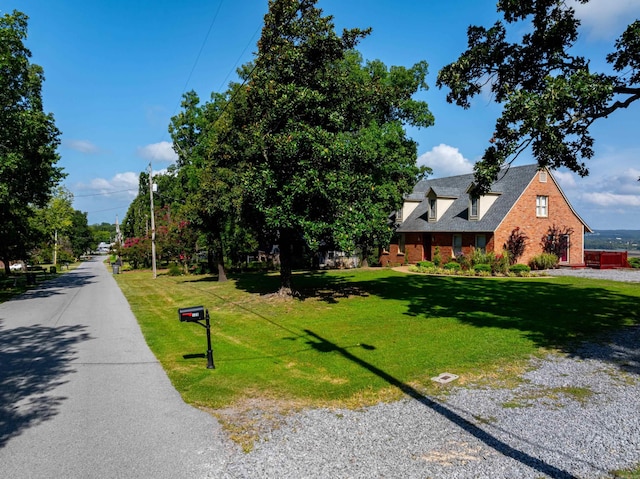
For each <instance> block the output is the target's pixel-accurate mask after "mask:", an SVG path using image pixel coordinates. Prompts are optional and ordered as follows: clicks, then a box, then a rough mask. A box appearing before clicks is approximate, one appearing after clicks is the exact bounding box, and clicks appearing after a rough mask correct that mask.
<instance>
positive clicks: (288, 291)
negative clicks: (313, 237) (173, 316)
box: [278, 229, 294, 296]
mask: <svg viewBox="0 0 640 479" xmlns="http://www.w3.org/2000/svg"><path fill="white" fill-rule="evenodd" d="M293 234H294V233H293V230H291V229H283V230H282V231H280V241H279V244H278V247H279V248H280V290H279V291H278V295H280V296H293V289H292V288H291V271H292V264H293Z"/></svg>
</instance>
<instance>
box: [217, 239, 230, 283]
mask: <svg viewBox="0 0 640 479" xmlns="http://www.w3.org/2000/svg"><path fill="white" fill-rule="evenodd" d="M215 244H217V245H218V246H217V247H216V250H215V257H216V265H217V267H218V283H224V282H225V281H226V280H227V272H226V271H225V270H224V248H223V243H222V234H220V233H218V240H217V241H215Z"/></svg>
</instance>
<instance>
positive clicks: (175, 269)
mask: <svg viewBox="0 0 640 479" xmlns="http://www.w3.org/2000/svg"><path fill="white" fill-rule="evenodd" d="M182 273H184V270H183V269H182V268H181V267H180V266H179V265H177V264H175V263H171V264H170V265H169V271H168V273H167V274H168V275H169V276H180V275H182Z"/></svg>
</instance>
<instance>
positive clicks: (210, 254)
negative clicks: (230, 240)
mask: <svg viewBox="0 0 640 479" xmlns="http://www.w3.org/2000/svg"><path fill="white" fill-rule="evenodd" d="M214 257H215V254H214V251H213V246H211V242H209V244H208V245H207V269H208V270H209V272H210V273H213V272H214V271H215V266H216V262H215V259H214Z"/></svg>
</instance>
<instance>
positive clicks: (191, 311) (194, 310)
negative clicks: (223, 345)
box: [178, 306, 216, 369]
mask: <svg viewBox="0 0 640 479" xmlns="http://www.w3.org/2000/svg"><path fill="white" fill-rule="evenodd" d="M178 317H179V318H180V322H189V323H198V324H199V325H200V326H203V327H204V328H206V330H207V369H215V367H216V366H215V364H214V363H213V350H212V349H211V323H210V321H209V310H208V309H204V306H191V307H189V308H180V309H178ZM203 319H204V320H205V324H202V323H201V322H200V321H202V320H203Z"/></svg>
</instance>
